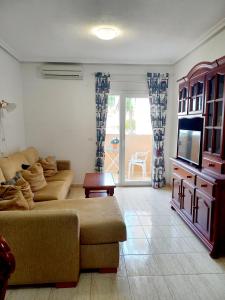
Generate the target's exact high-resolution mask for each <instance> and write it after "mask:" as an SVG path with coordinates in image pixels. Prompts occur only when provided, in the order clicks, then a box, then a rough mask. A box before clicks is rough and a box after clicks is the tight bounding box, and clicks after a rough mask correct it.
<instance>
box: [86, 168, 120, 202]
mask: <svg viewBox="0 0 225 300" xmlns="http://www.w3.org/2000/svg"><path fill="white" fill-rule="evenodd" d="M115 187H116V186H115V183H114V180H113V177H112V174H111V173H86V174H85V178H84V185H83V188H84V189H85V197H86V198H92V197H102V196H107V195H108V196H113V194H114V188H115Z"/></svg>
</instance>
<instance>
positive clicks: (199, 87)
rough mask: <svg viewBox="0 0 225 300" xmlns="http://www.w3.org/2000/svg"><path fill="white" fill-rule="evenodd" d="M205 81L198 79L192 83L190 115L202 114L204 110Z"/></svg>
mask: <svg viewBox="0 0 225 300" xmlns="http://www.w3.org/2000/svg"><path fill="white" fill-rule="evenodd" d="M203 92H204V79H203V78H201V79H198V80H195V81H192V82H191V83H190V93H191V94H190V98H189V108H188V113H189V114H197V113H201V112H202V110H203Z"/></svg>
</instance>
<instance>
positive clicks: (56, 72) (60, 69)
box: [40, 63, 83, 80]
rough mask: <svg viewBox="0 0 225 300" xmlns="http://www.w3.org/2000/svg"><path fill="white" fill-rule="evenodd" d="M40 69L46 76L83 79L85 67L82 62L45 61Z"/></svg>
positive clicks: (43, 75)
mask: <svg viewBox="0 0 225 300" xmlns="http://www.w3.org/2000/svg"><path fill="white" fill-rule="evenodd" d="M40 71H41V75H42V77H44V78H59V79H76V80H82V79H83V69H82V65H80V64H65V63H45V64H42V65H41V69H40Z"/></svg>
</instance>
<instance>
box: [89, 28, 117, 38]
mask: <svg viewBox="0 0 225 300" xmlns="http://www.w3.org/2000/svg"><path fill="white" fill-rule="evenodd" d="M93 33H94V34H95V35H96V36H97V37H98V38H99V39H101V40H112V39H114V38H116V37H117V36H118V35H119V34H120V31H119V29H118V28H116V27H113V26H106V25H103V26H99V27H96V28H94V29H93Z"/></svg>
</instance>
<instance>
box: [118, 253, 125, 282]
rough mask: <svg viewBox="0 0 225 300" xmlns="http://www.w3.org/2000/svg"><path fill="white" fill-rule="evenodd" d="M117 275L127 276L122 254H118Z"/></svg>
mask: <svg viewBox="0 0 225 300" xmlns="http://www.w3.org/2000/svg"><path fill="white" fill-rule="evenodd" d="M117 276H122V277H125V276H127V271H126V266H125V260H124V256H120V262H119V268H118V269H117Z"/></svg>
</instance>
